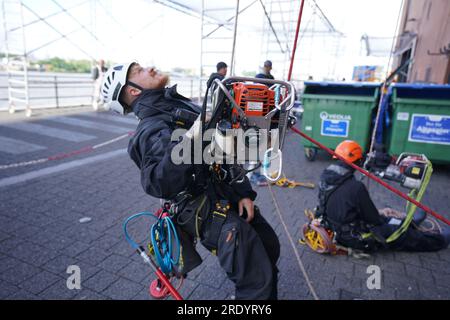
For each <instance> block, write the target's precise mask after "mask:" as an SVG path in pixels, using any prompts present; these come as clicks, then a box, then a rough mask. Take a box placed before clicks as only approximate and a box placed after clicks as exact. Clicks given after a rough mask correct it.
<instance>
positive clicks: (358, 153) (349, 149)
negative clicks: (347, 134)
mask: <svg viewBox="0 0 450 320" xmlns="http://www.w3.org/2000/svg"><path fill="white" fill-rule="evenodd" d="M334 152H336V154H338V155H340V156H341V157H343V158H344V159H345V160H347V161H350V162H352V163H353V162H356V161H358V160H359V159H362V157H363V150H362V148H361V146H360V145H359V144H358V143H357V142H355V141H353V140H344V141H342V142H341V143H339V144H338V146H337V147H336V150H334ZM333 158H334V159H337V157H336V156H333Z"/></svg>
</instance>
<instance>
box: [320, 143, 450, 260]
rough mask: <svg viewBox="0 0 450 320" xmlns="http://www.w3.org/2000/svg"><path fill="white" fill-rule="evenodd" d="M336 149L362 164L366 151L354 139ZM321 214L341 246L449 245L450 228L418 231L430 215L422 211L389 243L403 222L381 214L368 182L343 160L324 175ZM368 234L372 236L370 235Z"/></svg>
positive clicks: (431, 248) (428, 248)
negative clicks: (440, 230) (363, 180)
mask: <svg viewBox="0 0 450 320" xmlns="http://www.w3.org/2000/svg"><path fill="white" fill-rule="evenodd" d="M335 152H336V154H338V155H340V156H341V157H343V158H344V159H346V160H348V161H349V162H352V163H355V164H357V165H360V164H361V163H362V159H363V151H362V149H361V147H360V146H359V145H358V144H357V143H356V142H354V141H350V140H346V141H343V142H341V143H340V144H339V145H338V146H337V147H336V150H335ZM317 215H318V216H322V217H323V219H324V220H325V221H326V223H327V224H328V226H329V227H330V228H331V229H332V230H333V231H334V232H335V233H336V241H337V242H338V243H339V244H340V245H343V246H345V247H349V248H354V249H359V250H363V251H366V252H370V251H374V250H378V249H382V248H385V249H391V250H402V251H436V250H440V249H444V248H446V247H447V246H448V244H449V242H450V228H447V229H445V230H444V231H443V232H442V233H441V234H435V233H427V232H422V231H420V230H418V228H417V227H418V226H419V225H420V223H421V222H422V221H424V220H425V218H426V214H425V212H424V211H421V210H418V211H416V212H415V214H414V217H413V222H412V224H411V225H410V226H409V228H408V229H407V230H406V231H405V232H404V233H403V234H402V235H401V236H400V237H399V238H398V239H396V240H394V241H392V242H388V243H387V242H386V241H385V240H386V239H387V238H388V237H389V236H390V235H391V234H393V233H394V232H395V231H396V230H397V229H398V228H399V227H400V225H401V222H402V221H401V220H399V219H396V218H392V217H386V216H382V215H380V213H379V211H378V210H377V208H376V207H375V205H374V203H373V202H372V200H371V198H370V195H369V193H368V191H367V189H366V187H365V186H364V184H363V183H362V182H361V181H358V180H356V179H355V176H354V169H353V168H352V167H351V166H349V165H348V164H346V163H345V162H343V161H341V160H338V161H337V162H336V163H334V164H332V165H330V166H329V167H328V168H327V169H325V171H324V172H323V173H322V175H321V177H320V184H319V206H318V208H317ZM368 234H371V235H372V236H369V237H367V236H366V235H368Z"/></svg>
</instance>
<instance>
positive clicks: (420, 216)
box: [413, 209, 427, 226]
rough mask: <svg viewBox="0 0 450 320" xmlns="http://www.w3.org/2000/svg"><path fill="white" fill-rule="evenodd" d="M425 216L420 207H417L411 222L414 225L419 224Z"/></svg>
mask: <svg viewBox="0 0 450 320" xmlns="http://www.w3.org/2000/svg"><path fill="white" fill-rule="evenodd" d="M426 218H427V213H426V212H425V211H424V210H422V209H417V210H416V212H414V216H413V222H414V224H415V225H416V226H419V225H420V224H421V223H422V222H424V221H425V219H426Z"/></svg>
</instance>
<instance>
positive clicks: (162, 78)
mask: <svg viewBox="0 0 450 320" xmlns="http://www.w3.org/2000/svg"><path fill="white" fill-rule="evenodd" d="M169 80H170V78H169V75H168V74H165V73H162V74H161V75H160V78H159V81H158V86H157V89H164V88H165V87H166V85H167V84H168V83H169Z"/></svg>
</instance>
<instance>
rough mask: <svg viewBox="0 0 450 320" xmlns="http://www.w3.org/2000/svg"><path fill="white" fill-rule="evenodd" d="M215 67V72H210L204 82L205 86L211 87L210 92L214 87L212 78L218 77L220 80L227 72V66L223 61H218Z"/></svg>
mask: <svg viewBox="0 0 450 320" xmlns="http://www.w3.org/2000/svg"><path fill="white" fill-rule="evenodd" d="M216 69H217V72H213V73H211V75H210V76H209V79H208V81H207V82H206V86H207V87H208V88H209V87H211V92H213V91H214V89H215V87H216V86H215V85H214V80H216V79H219V80H220V81H222V80H223V79H225V76H226V75H227V72H228V66H227V64H226V63H225V62H219V63H218V64H217V65H216Z"/></svg>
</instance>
